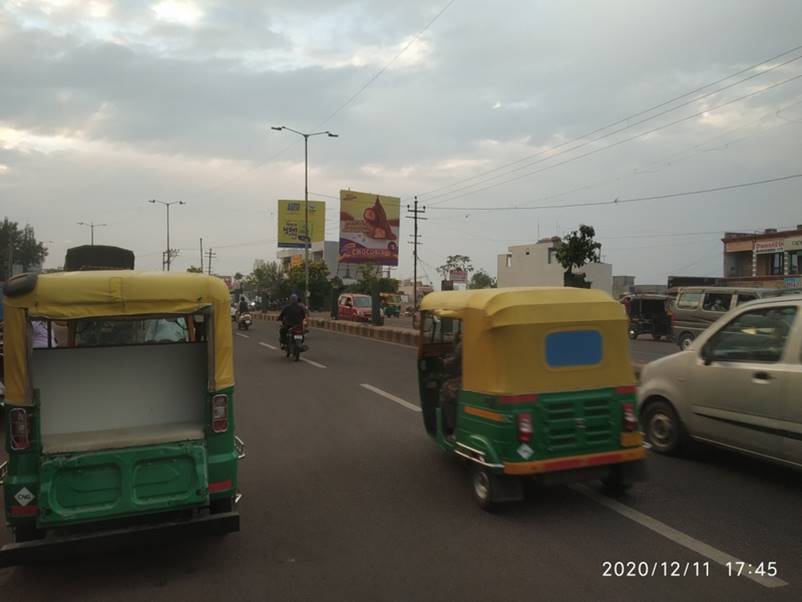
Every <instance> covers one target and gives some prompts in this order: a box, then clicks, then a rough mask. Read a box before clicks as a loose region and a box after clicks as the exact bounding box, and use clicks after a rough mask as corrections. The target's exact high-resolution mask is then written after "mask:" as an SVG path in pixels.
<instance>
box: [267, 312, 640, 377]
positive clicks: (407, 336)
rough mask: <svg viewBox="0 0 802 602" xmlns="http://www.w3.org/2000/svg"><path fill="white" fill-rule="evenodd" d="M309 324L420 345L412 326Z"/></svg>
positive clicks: (319, 320) (634, 365)
mask: <svg viewBox="0 0 802 602" xmlns="http://www.w3.org/2000/svg"><path fill="white" fill-rule="evenodd" d="M253 316H254V318H255V319H257V320H268V321H272V322H275V321H276V318H278V314H276V313H264V312H254V314H253ZM309 325H310V326H314V327H315V328H323V329H326V330H331V331H334V332H342V333H345V334H352V335H356V336H361V337H367V338H371V339H378V340H380V341H388V342H391V343H398V344H399V345H409V346H410V347H417V346H418V331H417V330H412V329H411V328H393V327H389V326H369V325H368V324H362V323H359V322H345V321H342V320H325V319H323V318H310V319H309ZM632 368H633V370H634V371H635V376H636V377H640V372H641V369H642V368H643V364H641V363H638V362H632Z"/></svg>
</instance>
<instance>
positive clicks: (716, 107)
mask: <svg viewBox="0 0 802 602" xmlns="http://www.w3.org/2000/svg"><path fill="white" fill-rule="evenodd" d="M800 78H802V74H799V75H795V76H793V77H789V78H788V79H784V80H782V81H780V82H776V83H774V84H771V85H769V86H766V87H764V88H761V89H760V90H756V91H754V92H750V93H748V94H744V95H742V96H738V97H736V98H732V99H730V100H728V101H726V102H723V103H721V104H718V105H716V106H714V107H710V108H708V109H704V110H702V111H698V112H696V113H694V114H692V115H688V116H686V117H681V118H680V119H675V120H674V121H671V122H669V123H666V124H663V125H660V126H658V127H655V128H652V129H650V130H646V131H645V132H640V133H639V134H635V135H633V136H630V137H628V138H623V139H621V140H617V141H615V142H613V143H611V144H608V145H607V146H603V147H601V148H595V149H593V150H590V151H588V152H586V153H582V154H581V155H576V156H575V157H569V158H568V159H564V160H563V161H559V162H557V163H553V164H551V165H547V166H545V167H541V168H540V169H536V170H534V171H530V172H526V173H523V174H521V175H518V176H515V177H514V178H510V179H508V180H504V181H502V182H497V183H495V184H490V185H488V186H484V187H482V188H477V189H475V190H471V191H469V192H465V193H462V194H459V195H456V196H453V197H451V198H449V199H446V200H445V201H440V203H432V204H430V205H429V206H430V207H431V208H432V209H439V208H440V207H438V205H441V204H443V203H444V202H446V201H448V202H450V201H454V200H456V199H459V198H463V197H466V196H469V195H472V194H476V193H477V192H483V191H485V190H489V189H491V188H495V187H497V186H501V185H502V184H509V183H511V182H516V181H518V180H522V179H523V178H528V177H530V176H533V175H536V174H539V173H542V172H544V171H548V170H550V169H554V168H556V167H560V166H562V165H566V164H567V163H573V162H574V161H578V160H579V159H584V158H585V157H589V156H591V155H595V154H596V153H600V152H603V151H606V150H609V149H611V148H614V147H616V146H620V145H621V144H625V143H627V142H631V141H632V140H636V139H637V138H643V137H644V136H648V135H650V134H654V133H655V132H659V131H661V130H665V129H667V128H670V127H673V126H675V125H677V124H680V123H683V122H685V121H690V120H691V119H696V118H697V117H700V116H702V115H705V114H706V113H712V112H714V111H717V110H718V109H721V108H724V107H726V106H729V105H731V104H734V103H736V102H739V101H742V100H746V99H747V98H751V97H753V96H757V95H758V94H762V93H764V92H768V91H769V90H773V89H774V88H778V87H779V86H783V85H785V84H788V83H790V82H792V81H795V80H798V79H800ZM443 209H445V208H443ZM462 210H463V211H464V210H465V208H464V207H463V208H462Z"/></svg>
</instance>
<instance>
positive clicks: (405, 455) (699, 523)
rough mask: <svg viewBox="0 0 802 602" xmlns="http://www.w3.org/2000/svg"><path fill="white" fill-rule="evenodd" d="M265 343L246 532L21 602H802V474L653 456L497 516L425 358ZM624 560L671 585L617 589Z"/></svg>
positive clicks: (28, 592)
mask: <svg viewBox="0 0 802 602" xmlns="http://www.w3.org/2000/svg"><path fill="white" fill-rule="evenodd" d="M246 335H247V338H246V337H243V336H237V337H236V376H237V397H236V399H237V431H238V433H239V434H240V435H241V436H242V437H243V439H245V441H246V443H247V445H248V457H247V458H246V459H245V460H244V461H243V463H242V465H241V472H240V487H241V489H242V490H243V493H244V494H245V497H244V499H243V501H242V504H241V507H240V509H241V512H242V531H241V532H240V533H237V534H232V535H229V536H226V537H224V538H215V537H207V538H197V539H192V540H188V541H173V542H164V544H163V545H160V546H158V547H157V548H153V549H150V550H146V551H141V550H132V551H129V552H127V553H119V554H114V555H103V556H100V557H90V558H85V559H69V558H65V559H64V560H63V561H62V562H60V563H51V564H48V565H37V566H28V567H17V568H11V569H4V570H0V599H2V600H3V602H5V601H6V600H9V601H10V600H14V601H16V600H20V601H23V600H25V601H28V600H111V599H114V600H119V601H124V600H170V601H175V600H190V599H194V600H223V599H235V600H268V599H269V600H312V599H314V600H349V601H351V600H365V601H370V602H379V601H384V600H404V601H406V600H421V601H424V600H483V601H486V600H505V601H507V600H509V601H517V600H529V599H538V600H611V601H612V600H616V601H617V600H624V599H643V600H681V601H686V600H700V599H707V600H727V601H728V602H732V601H737V600H745V601H746V600H748V601H753V600H758V599H759V600H775V599H776V600H799V599H802V554H800V551H802V524H800V521H799V514H800V509H802V478H800V475H799V474H798V473H794V472H791V471H788V470H784V469H780V468H776V467H773V466H768V465H765V464H761V463H758V462H753V461H751V460H744V459H743V458H740V457H738V456H733V455H730V454H727V453H723V452H717V451H710V450H702V451H700V452H697V453H696V454H695V455H693V456H692V457H691V458H689V459H675V458H665V457H660V456H656V455H651V456H650V457H649V464H650V471H651V478H650V480H649V481H647V482H645V483H642V484H639V485H638V486H636V487H635V488H634V489H633V491H632V492H631V493H630V494H629V495H628V496H625V497H622V498H617V499H612V498H608V497H606V496H603V495H601V494H600V493H599V491H598V489H596V488H594V487H590V488H572V487H568V486H558V487H552V488H544V487H539V486H532V487H530V488H529V490H528V492H527V493H528V497H527V500H526V501H525V502H523V503H520V504H515V505H512V506H509V507H507V508H506V509H505V510H504V511H502V512H500V513H498V514H495V515H490V514H486V513H485V512H483V511H481V510H480V509H479V508H478V507H477V506H476V505H475V503H474V501H473V500H472V498H471V492H470V485H469V482H468V477H467V471H466V468H465V466H464V465H463V464H462V463H461V462H458V461H456V460H455V459H453V458H451V457H449V456H446V455H445V454H443V453H441V452H440V451H439V450H438V449H437V448H436V447H435V446H434V444H433V443H432V442H431V441H430V440H429V439H428V437H427V436H426V435H425V433H424V430H423V425H422V421H421V417H420V414H419V412H416V411H415V406H416V405H417V392H416V384H415V354H414V350H413V349H411V348H409V347H403V346H400V345H393V344H390V343H383V342H379V341H374V340H369V339H362V338H357V337H351V336H347V335H340V334H336V333H331V332H328V331H322V330H313V331H312V333H311V336H310V340H309V344H310V346H311V349H310V351H309V352H308V354H307V356H306V359H307V360H309V362H314V363H308V362H299V363H294V362H290V361H289V360H287V359H286V358H285V357H284V356H283V354H281V353H280V352H279V351H277V350H275V349H271V348H270V347H267V346H265V345H270V346H274V347H275V346H276V338H277V334H276V326H275V324H273V323H266V322H258V323H257V324H256V325H255V327H254V329H253V330H251V331H249V332H248V333H246ZM645 343H646V344H647V345H649V344H654V343H648V342H645ZM263 344H264V345H263ZM365 384H367V385H370V386H372V387H374V388H377V389H379V390H380V391H383V392H386V393H387V394H389V395H391V396H393V397H394V398H395V399H390V398H388V397H386V396H383V395H381V394H379V393H376V392H375V389H373V390H369V389H366V388H365V387H363V386H362V385H365ZM401 402H406V403H401ZM4 537H5V535H0V541H2V540H3V538H4ZM689 538H692V539H689ZM683 543H684V544H685V545H682V544H683ZM688 546H690V548H689V547H688ZM721 554H728V555H730V556H731V557H733V558H734V559H738V560H742V561H745V562H751V563H753V564H754V565H757V564H758V563H759V562H775V563H776V567H777V569H778V571H779V574H778V578H779V580H778V579H774V580H768V581H764V582H762V583H759V582H756V581H754V580H751V579H748V578H745V577H736V576H727V571H726V569H724V568H723V567H721V566H720V565H719V564H717V563H716V562H715V560H710V558H713V559H718V560H721V559H722V558H723V557H722V556H721ZM606 561H610V562H616V561H621V562H644V563H648V564H647V565H646V566H647V567H648V568H649V570H650V571H651V569H652V567H657V571H656V572H657V573H658V575H657V576H649V577H615V576H610V577H605V576H603V571H604V564H603V563H604V562H606ZM672 562H677V563H679V571H680V573H682V572H685V571H686V567H687V566H689V564H688V563H700V564H699V565H698V566H700V570H701V571H702V572H703V573H707V570H706V569H705V565H704V564H703V563H705V562H709V563H710V564H709V574H708V575H706V576H698V577H697V576H691V575H687V576H677V577H663V576H659V574H660V573H661V572H662V571H663V568H662V567H663V565H662V563H672ZM642 566H643V565H642ZM690 566H691V569H690V572H691V573H693V572H695V568H694V565H692V564H691V565H690ZM668 568H669V571H671V570H672V569H673V568H674V567H672V566H671V565H670V564H669V565H668ZM613 570H614V567H613Z"/></svg>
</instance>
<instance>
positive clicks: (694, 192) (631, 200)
mask: <svg viewBox="0 0 802 602" xmlns="http://www.w3.org/2000/svg"><path fill="white" fill-rule="evenodd" d="M800 77H802V76H800ZM795 178H802V173H797V174H791V175H788V176H781V177H778V178H769V179H765V180H755V181H753V182H743V183H741V184H728V185H726V186H716V187H714V188H702V189H700V190H688V191H685V192H671V193H668V194H657V195H651V196H642V197H634V198H629V199H618V198H616V199H613V200H611V201H593V202H589V203H570V204H567V205H528V206H527V205H524V206H517V207H516V206H512V207H430V209H431V210H433V211H533V210H537V209H573V208H576V207H601V206H604V205H623V204H625V203H639V202H642V201H654V200H659V199H670V198H676V197H684V196H693V195H697V194H708V193H711V192H721V191H724V190H734V189H737V188H747V187H749V186H760V185H762V184H772V183H775V182H784V181H786V180H793V179H795Z"/></svg>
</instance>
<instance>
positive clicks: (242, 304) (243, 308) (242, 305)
mask: <svg viewBox="0 0 802 602" xmlns="http://www.w3.org/2000/svg"><path fill="white" fill-rule="evenodd" d="M247 313H248V300H247V299H246V298H245V295H240V296H239V305H238V306H237V322H239V319H240V318H241V317H242V314H247Z"/></svg>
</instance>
